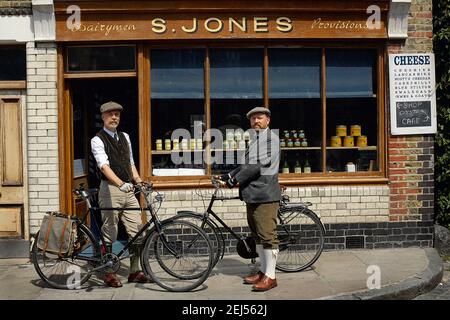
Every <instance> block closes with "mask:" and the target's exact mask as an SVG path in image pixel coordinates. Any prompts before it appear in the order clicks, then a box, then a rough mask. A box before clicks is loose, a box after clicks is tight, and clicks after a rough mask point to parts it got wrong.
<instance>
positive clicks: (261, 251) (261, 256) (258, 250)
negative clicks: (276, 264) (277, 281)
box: [256, 244, 266, 274]
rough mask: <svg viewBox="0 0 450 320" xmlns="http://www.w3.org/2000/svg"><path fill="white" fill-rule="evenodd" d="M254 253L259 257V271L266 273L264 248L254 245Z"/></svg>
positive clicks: (260, 245)
mask: <svg viewBox="0 0 450 320" xmlns="http://www.w3.org/2000/svg"><path fill="white" fill-rule="evenodd" d="M256 253H257V254H258V256H259V262H260V264H261V267H260V271H261V272H262V273H264V274H265V273H266V259H265V257H264V247H263V245H262V244H257V245H256Z"/></svg>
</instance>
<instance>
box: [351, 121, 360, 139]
mask: <svg viewBox="0 0 450 320" xmlns="http://www.w3.org/2000/svg"><path fill="white" fill-rule="evenodd" d="M350 135H351V136H353V137H359V136H360V135H361V126H360V125H357V124H355V125H353V126H351V127H350Z"/></svg>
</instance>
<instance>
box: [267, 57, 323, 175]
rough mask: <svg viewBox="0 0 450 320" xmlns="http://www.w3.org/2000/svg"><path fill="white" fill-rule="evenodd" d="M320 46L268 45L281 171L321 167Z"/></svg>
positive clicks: (297, 171)
mask: <svg viewBox="0 0 450 320" xmlns="http://www.w3.org/2000/svg"><path fill="white" fill-rule="evenodd" d="M321 58H322V51H321V50H320V49H269V99H270V100H269V101H270V102H269V105H270V110H271V112H272V123H271V127H272V128H273V129H278V130H279V133H280V149H281V157H280V172H281V173H312V172H321V171H322V148H321V146H322V107H321V100H320V75H321V73H320V70H321V68H320V65H321Z"/></svg>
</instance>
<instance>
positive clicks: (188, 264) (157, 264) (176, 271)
mask: <svg viewBox="0 0 450 320" xmlns="http://www.w3.org/2000/svg"><path fill="white" fill-rule="evenodd" d="M161 227H162V233H158V232H157V231H156V230H155V229H154V230H153V232H151V233H150V234H149V235H148V236H147V238H146V240H145V244H144V250H143V253H142V256H141V259H142V260H141V262H142V265H143V266H144V270H145V271H146V272H147V273H148V274H149V275H150V276H151V277H152V278H153V279H154V280H155V282H156V284H158V285H159V286H160V287H162V288H164V289H166V290H168V291H176V292H180V291H190V290H193V289H195V288H197V287H198V286H200V285H201V284H202V283H203V282H204V281H205V280H206V279H207V278H208V276H209V274H210V273H211V270H212V268H213V261H214V255H213V252H212V247H211V243H210V241H209V240H208V237H207V236H206V234H205V233H204V232H203V231H202V229H201V228H200V227H198V226H196V225H195V224H193V223H190V222H187V221H184V220H181V219H179V220H172V219H169V220H166V221H163V222H162V226H161Z"/></svg>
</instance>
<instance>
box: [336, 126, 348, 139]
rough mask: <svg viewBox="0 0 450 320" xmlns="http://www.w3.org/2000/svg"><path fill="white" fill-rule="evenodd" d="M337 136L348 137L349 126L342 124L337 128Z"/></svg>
mask: <svg viewBox="0 0 450 320" xmlns="http://www.w3.org/2000/svg"><path fill="white" fill-rule="evenodd" d="M336 135H337V136H338V137H346V136H347V126H345V125H342V124H341V125H338V126H336Z"/></svg>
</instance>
